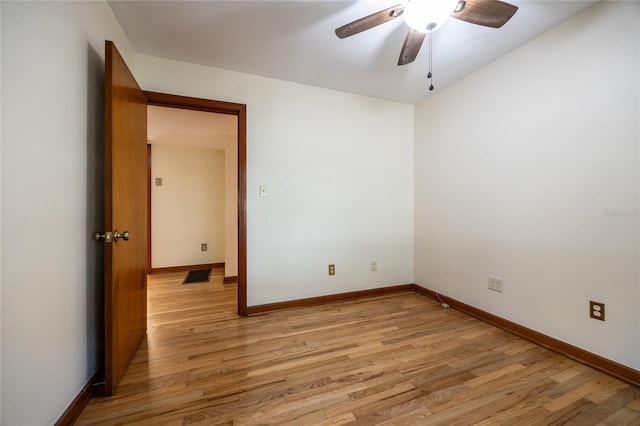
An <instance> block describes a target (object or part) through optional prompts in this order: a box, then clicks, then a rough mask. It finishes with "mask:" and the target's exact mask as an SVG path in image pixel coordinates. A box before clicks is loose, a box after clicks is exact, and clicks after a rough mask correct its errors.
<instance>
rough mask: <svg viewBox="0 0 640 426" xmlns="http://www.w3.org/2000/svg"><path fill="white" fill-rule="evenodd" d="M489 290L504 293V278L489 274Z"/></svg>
mask: <svg viewBox="0 0 640 426" xmlns="http://www.w3.org/2000/svg"><path fill="white" fill-rule="evenodd" d="M489 290H493V291H497V292H498V293H502V278H498V277H492V276H489Z"/></svg>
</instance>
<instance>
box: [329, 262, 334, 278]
mask: <svg viewBox="0 0 640 426" xmlns="http://www.w3.org/2000/svg"><path fill="white" fill-rule="evenodd" d="M335 274H336V265H334V264H333V263H331V264H329V275H335Z"/></svg>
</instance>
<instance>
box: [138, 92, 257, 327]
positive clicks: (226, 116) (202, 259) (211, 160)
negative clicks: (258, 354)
mask: <svg viewBox="0 0 640 426" xmlns="http://www.w3.org/2000/svg"><path fill="white" fill-rule="evenodd" d="M145 95H146V98H147V105H148V106H147V108H148V109H149V112H150V114H149V116H150V122H151V117H152V116H153V114H156V115H159V117H160V121H156V122H160V123H161V122H162V117H163V116H164V117H170V116H171V113H172V112H173V114H174V115H173V116H174V117H177V118H178V119H179V120H181V121H182V124H184V125H186V126H187V127H188V128H187V129H183V131H184V132H186V133H187V134H189V133H190V136H189V137H188V139H189V143H188V145H189V146H188V147H183V149H180V148H179V147H176V146H173V147H171V143H170V142H169V141H168V139H169V138H167V137H165V138H164V141H161V140H160V139H162V138H163V137H162V136H158V135H159V133H162V132H163V131H164V132H165V133H167V132H170V131H171V130H170V129H169V128H168V127H167V126H162V125H161V124H160V125H159V127H161V129H158V128H156V129H153V130H152V129H150V134H149V136H150V138H149V139H150V142H151V146H154V144H155V143H157V145H155V146H156V147H155V148H150V149H149V160H150V161H151V159H152V156H153V150H157V151H158V152H157V154H159V155H158V157H159V158H168V157H171V156H178V155H179V156H185V158H187V157H188V158H191V159H193V161H195V162H196V163H197V164H199V166H197V167H196V166H194V168H198V167H199V169H200V170H201V173H202V176H201V177H200V178H198V177H195V178H194V177H193V176H192V177H191V184H188V183H187V186H188V188H183V189H187V191H180V190H178V191H177V192H176V191H174V198H173V199H171V198H169V199H167V198H165V199H164V202H165V203H169V205H170V204H172V203H175V202H176V200H177V199H178V198H179V199H181V200H182V201H185V200H187V201H186V203H187V204H189V205H185V206H174V209H177V210H180V209H183V210H185V209H186V210H188V209H190V208H193V209H205V210H207V209H208V214H205V215H203V214H200V215H196V216H194V218H195V219H194V218H191V219H190V223H188V224H185V225H184V226H183V229H182V231H186V232H185V233H181V230H170V231H176V232H166V233H165V232H163V233H162V234H160V233H158V232H157V230H156V231H153V228H152V222H154V226H156V225H159V226H162V224H161V223H158V220H161V222H162V221H164V222H162V223H164V224H165V225H166V224H167V223H170V221H171V219H170V218H167V215H165V214H164V213H163V215H162V216H163V217H162V218H159V217H155V218H154V214H153V211H154V209H153V208H152V205H151V193H152V192H151V191H152V189H155V190H157V189H159V188H157V187H155V186H158V187H160V186H162V185H163V184H164V183H165V182H163V180H162V176H153V177H152V176H151V172H150V171H151V163H149V165H148V170H149V174H148V182H149V191H148V194H149V195H148V200H147V201H148V211H149V212H150V218H149V221H148V228H149V233H148V235H149V236H148V239H149V240H148V243H149V244H148V247H149V250H148V258H147V271H148V272H161V271H162V270H163V269H164V270H167V271H168V270H171V269H172V268H171V267H168V268H163V265H164V264H167V262H169V263H171V261H168V260H167V259H169V258H172V259H174V260H173V263H174V264H175V263H176V262H177V264H182V265H190V266H193V267H199V266H210V265H212V264H213V265H221V262H220V261H221V260H222V261H223V262H224V264H225V272H224V282H225V283H233V282H236V281H237V288H238V290H237V293H238V296H237V313H238V315H243V316H244V315H247V290H246V105H244V104H236V103H231V102H222V101H215V100H208V99H200V98H191V97H185V96H177V95H168V94H163V93H155V92H145ZM185 110H190V112H197V113H195V114H185V113H187V111H185ZM152 112H153V114H151V113H152ZM181 113H182V114H181ZM202 113H213V114H206V116H205V115H204V114H202ZM180 117H182V118H180ZM203 118H206V120H207V122H209V124H210V126H209V128H208V130H209V135H208V136H209V137H208V138H206V140H204V139H202V138H201V136H202V134H201V132H200V133H198V132H197V131H196V129H195V127H196V126H197V125H198V124H202V123H203V121H202V119H203ZM156 120H158V117H156ZM199 120H200V121H199ZM165 124H166V123H165ZM211 125H215V126H216V127H217V130H216V131H215V132H214V133H215V134H213V133H212V127H211ZM206 130H207V129H205V131H206ZM151 132H155V133H154V134H153V135H152V134H151ZM165 136H166V135H165ZM154 137H156V138H157V140H156V141H154V140H153V139H154ZM196 163H194V164H196ZM215 164H218V165H221V166H222V167H221V169H222V170H223V171H222V172H221V171H220V170H218V171H217V172H215V171H211V170H208V169H212V168H215V167H213V166H214V165H215ZM192 171H193V170H191V171H190V172H192ZM167 173H170V172H169V171H167ZM176 173H177V175H176V176H180V172H179V171H176ZM187 174H190V173H182V175H185V176H186V175H187ZM233 175H235V176H233ZM204 178H206V179H210V181H209V182H208V183H206V184H205V183H202V182H199V180H201V179H204ZM152 179H153V181H152ZM230 182H233V183H232V184H230ZM201 184H202V185H201ZM198 185H200V186H201V189H202V188H206V190H209V191H213V192H215V193H217V196H218V197H223V198H224V200H223V201H224V202H221V203H220V202H218V203H215V202H214V203H209V204H206V203H204V204H203V200H201V199H199V197H198V194H197V188H195V187H197V186H198ZM189 193H190V194H189ZM214 196H216V195H214ZM189 200H191V201H189ZM219 201H220V200H219ZM221 205H222V206H223V207H221ZM156 207H158V206H156ZM166 207H167V206H165V207H163V210H164V209H165V208H166ZM169 216H170V215H169ZM154 219H155V221H154ZM194 222H195V223H194ZM199 222H202V223H199ZM187 228H190V229H191V231H189V229H187ZM160 229H162V228H160ZM198 229H199V230H198ZM153 233H155V238H156V240H155V241H154V240H153V237H154V234H153ZM172 234H175V235H173V236H172ZM185 234H191V236H189V235H185ZM223 235H226V236H225V237H222V236H223ZM194 238H195V240H194ZM191 240H193V241H191ZM152 244H153V245H152ZM181 245H183V246H185V247H186V246H188V247H189V249H185V247H182V248H181V247H180V246H181ZM152 247H153V248H152ZM196 249H197V250H196ZM185 256H186V257H185ZM176 259H177V260H176Z"/></svg>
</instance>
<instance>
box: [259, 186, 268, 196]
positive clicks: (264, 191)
mask: <svg viewBox="0 0 640 426" xmlns="http://www.w3.org/2000/svg"><path fill="white" fill-rule="evenodd" d="M268 195H269V193H268V191H267V185H260V196H261V197H267V196H268Z"/></svg>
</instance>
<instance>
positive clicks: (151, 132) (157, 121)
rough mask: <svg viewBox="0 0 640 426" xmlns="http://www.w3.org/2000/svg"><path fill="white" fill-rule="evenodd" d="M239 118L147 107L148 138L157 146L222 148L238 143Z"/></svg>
mask: <svg viewBox="0 0 640 426" xmlns="http://www.w3.org/2000/svg"><path fill="white" fill-rule="evenodd" d="M237 135H238V118H237V117H236V116H235V115H227V114H215V113H210V112H203V111H193V110H188V109H179V108H166V107H159V106H149V107H147V139H148V140H149V142H150V143H151V144H156V145H177V146H182V147H194V148H206V149H221V150H224V149H225V148H226V144H227V143H228V142H232V143H234V144H235V143H236V139H237Z"/></svg>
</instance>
